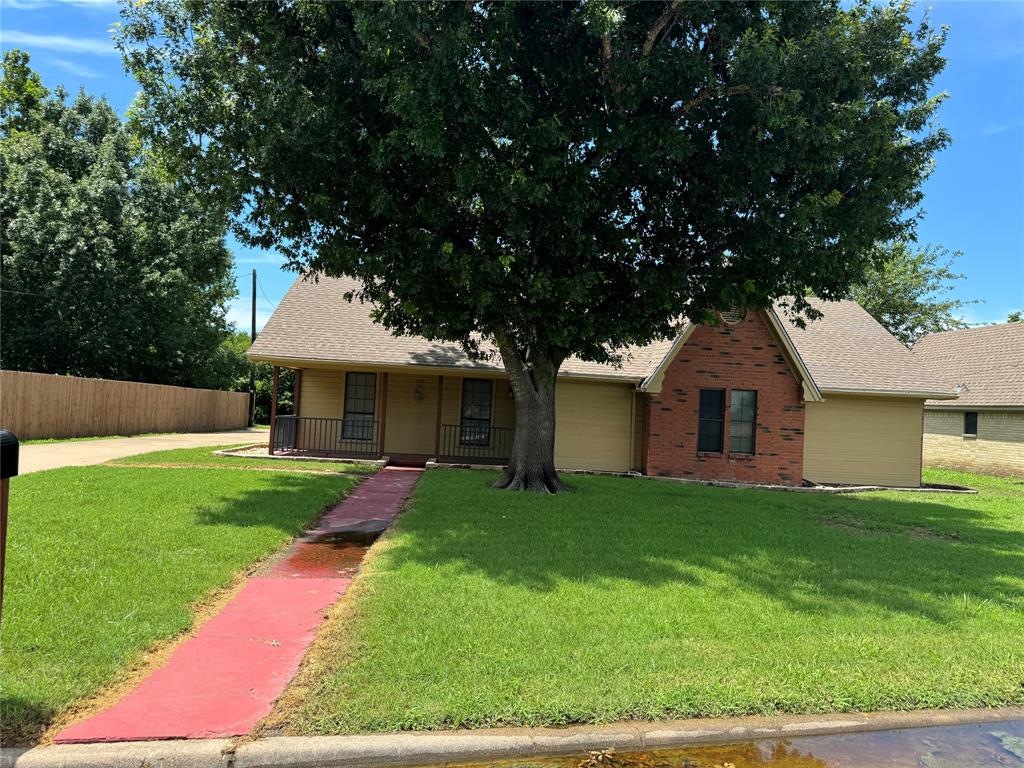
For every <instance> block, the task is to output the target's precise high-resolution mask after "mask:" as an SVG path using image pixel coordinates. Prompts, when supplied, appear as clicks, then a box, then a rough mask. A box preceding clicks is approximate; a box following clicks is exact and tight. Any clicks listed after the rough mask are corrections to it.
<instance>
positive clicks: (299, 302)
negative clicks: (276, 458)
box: [249, 277, 956, 486]
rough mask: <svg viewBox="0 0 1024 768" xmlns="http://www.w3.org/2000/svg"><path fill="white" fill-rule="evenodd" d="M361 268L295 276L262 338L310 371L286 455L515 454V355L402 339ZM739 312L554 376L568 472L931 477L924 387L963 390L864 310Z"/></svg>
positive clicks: (559, 437)
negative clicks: (803, 317)
mask: <svg viewBox="0 0 1024 768" xmlns="http://www.w3.org/2000/svg"><path fill="white" fill-rule="evenodd" d="M355 287H356V284H355V283H354V282H352V281H350V280H347V279H336V278H326V277H320V278H319V280H316V281H314V280H303V279H301V278H300V279H298V280H296V282H295V284H294V285H292V287H291V288H290V289H289V291H288V293H287V294H286V295H285V297H284V299H283V300H282V301H281V303H280V305H279V306H278V307H277V309H276V310H275V311H274V313H273V315H272V316H271V317H270V319H269V320H268V321H267V324H266V326H265V327H264V328H263V331H262V332H261V333H260V335H259V337H258V338H257V339H256V342H255V343H254V344H253V346H252V348H251V349H250V351H249V357H250V358H251V359H252V360H256V361H263V362H268V363H271V364H273V365H274V366H276V367H288V368H293V369H296V370H297V376H296V387H295V389H296V391H295V397H294V403H295V409H296V413H295V414H294V415H290V416H279V417H277V418H276V420H275V422H274V425H273V428H272V438H271V441H272V445H271V450H273V451H275V452H277V451H281V452H293V451H294V452H303V453H309V454H327V455H337V456H353V457H357V456H376V457H382V456H386V457H388V458H389V460H390V461H392V462H395V463H404V462H416V463H423V462H425V461H427V460H429V459H431V458H436V459H438V460H439V461H442V462H456V463H494V464H500V463H501V462H502V461H503V460H505V459H507V458H508V456H509V453H510V450H511V446H512V438H513V434H514V431H515V402H514V401H513V399H512V395H511V390H510V388H509V385H508V379H507V378H506V376H505V372H504V369H503V367H502V364H501V361H500V359H499V358H498V357H497V356H495V357H494V358H493V359H489V360H482V361H481V360H473V359H470V358H469V357H467V356H466V355H465V354H464V352H463V351H462V349H461V348H460V347H459V346H458V345H455V344H448V343H437V342H431V341H428V340H427V339H424V338H417V337H401V336H393V335H392V334H391V333H390V332H389V331H388V330H387V329H385V328H383V327H382V326H380V325H378V324H376V323H374V322H373V321H372V319H371V317H370V306H369V305H366V304H362V303H360V302H358V301H353V302H351V303H349V302H346V301H345V300H344V294H345V293H346V292H347V291H349V290H352V289H353V288H355ZM814 304H815V306H816V307H817V308H818V309H820V310H822V311H823V312H824V318H823V319H821V320H818V321H816V322H813V323H809V324H808V325H807V327H806V328H803V329H800V328H797V327H795V326H794V325H793V324H792V323H790V322H789V321H788V320H786V319H784V317H783V314H782V312H781V310H779V309H774V310H772V311H767V312H754V311H752V312H747V313H745V314H742V315H737V314H732V313H725V314H723V316H722V322H721V324H719V325H716V326H709V325H694V324H689V325H687V326H685V328H684V329H683V330H682V331H681V333H680V334H679V336H678V337H677V338H676V339H675V340H674V341H665V342H657V343H653V344H650V345H647V346H644V347H634V348H630V349H628V350H626V351H625V353H624V356H623V360H622V361H621V363H620V364H619V365H617V366H612V365H605V364H597V363H591V362H585V361H582V360H577V359H570V360H567V361H566V362H565V363H564V364H563V366H562V368H561V371H560V374H559V379H558V384H557V387H556V435H555V463H556V466H557V467H558V468H560V469H581V470H603V471H611V472H628V471H635V472H640V473H643V474H647V475H665V476H674V477H682V478H693V479H718V480H734V481H740V482H752V483H771V484H787V485H799V484H801V483H803V482H804V481H805V480H806V481H811V482H817V483H841V484H877V485H889V486H917V485H919V484H920V482H921V433H922V429H921V425H922V420H923V407H924V402H925V400H929V399H931V400H935V399H944V398H955V397H956V395H955V393H954V392H953V389H952V386H946V385H940V384H936V383H935V381H934V379H932V378H931V377H930V376H928V375H927V374H926V373H925V372H923V371H922V370H920V369H919V367H918V366H917V365H916V362H915V360H914V358H913V356H912V355H911V353H910V351H909V350H908V349H907V348H906V347H904V346H903V345H902V344H901V343H900V342H899V341H898V340H896V339H895V338H894V337H892V336H891V335H890V334H889V333H888V332H887V331H886V330H885V329H884V328H882V326H880V325H879V324H878V323H877V322H875V321H874V319H872V318H871V316H870V315H868V314H867V312H865V311H864V310H863V309H862V308H861V307H860V306H859V305H857V304H856V303H854V302H851V301H841V302H829V303H826V302H821V301H815V302H814Z"/></svg>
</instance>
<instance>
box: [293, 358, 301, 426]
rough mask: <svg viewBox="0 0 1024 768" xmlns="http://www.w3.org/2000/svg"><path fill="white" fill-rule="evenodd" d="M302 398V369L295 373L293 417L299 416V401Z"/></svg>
mask: <svg viewBox="0 0 1024 768" xmlns="http://www.w3.org/2000/svg"><path fill="white" fill-rule="evenodd" d="M301 397H302V369H301V368H298V369H297V370H296V371H295V389H294V390H292V416H299V415H300V414H299V400H300V398H301Z"/></svg>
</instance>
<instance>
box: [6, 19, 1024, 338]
mask: <svg viewBox="0 0 1024 768" xmlns="http://www.w3.org/2000/svg"><path fill="white" fill-rule="evenodd" d="M926 9H930V10H929V12H930V14H931V18H932V19H933V21H934V22H935V23H937V24H943V25H947V26H949V27H950V33H949V42H948V44H947V46H946V56H947V59H948V64H947V67H946V71H945V72H944V73H943V74H942V76H941V77H940V79H939V81H938V83H937V87H936V91H937V92H938V91H947V92H948V93H949V99H948V100H947V102H946V104H945V105H944V106H943V108H942V110H941V112H940V122H941V123H942V125H944V126H945V127H946V128H947V129H948V130H949V131H950V133H951V134H952V136H953V145H952V146H951V147H950V148H949V149H947V150H946V151H945V152H943V153H941V154H940V155H939V156H938V157H937V158H936V168H935V172H934V174H933V175H932V177H931V178H930V179H929V180H928V182H927V184H926V186H925V199H924V204H923V207H924V210H925V218H924V221H923V222H922V223H921V226H920V228H919V231H918V239H919V241H920V242H922V243H941V244H942V245H944V246H946V247H947V248H950V249H952V250H959V251H962V252H963V256H962V257H961V259H960V260H959V262H958V263H957V268H958V269H959V271H961V272H962V273H964V274H965V276H966V277H965V279H964V280H962V281H959V283H958V285H957V288H956V294H957V296H959V297H960V298H963V299H982V300H984V303H983V304H979V305H974V306H972V307H969V308H968V311H967V312H966V317H967V319H968V320H969V321H970V322H976V323H980V322H1001V321H1004V320H1005V319H1006V315H1007V313H1008V312H1010V311H1011V310H1014V309H1024V2H999V3H992V2H938V3H933V4H921V5H919V6H918V12H919V13H923V12H924V11H925V10H926ZM117 20H118V11H117V6H116V4H115V3H113V2H109V1H108V0H72V1H71V2H57V1H56V0H0V44H2V47H3V49H4V50H7V49H8V48H22V49H23V50H26V51H28V53H29V54H30V55H31V57H32V65H33V67H34V68H35V69H36V70H37V71H38V72H39V73H40V74H41V75H42V77H43V82H44V83H45V84H46V85H47V86H48V87H51V88H52V87H53V86H55V85H57V84H63V85H64V86H65V87H66V88H67V89H68V90H69V91H71V92H74V91H77V90H78V88H79V87H81V88H85V89H86V90H87V91H88V92H90V93H94V94H102V95H105V96H106V97H107V99H108V100H109V101H110V103H111V104H112V105H113V106H114V108H115V109H117V110H119V111H121V112H122V113H123V112H124V111H125V110H126V109H127V108H128V106H129V104H131V101H132V98H133V96H134V94H135V91H136V86H135V83H134V82H133V81H132V80H131V79H130V78H129V77H128V76H127V75H125V73H124V71H123V69H122V67H121V62H120V59H119V58H118V56H117V54H116V52H115V51H114V48H113V45H112V44H111V43H110V34H109V30H110V27H111V25H112V24H114V23H115V22H116V21H117ZM231 247H232V250H233V251H234V254H235V271H236V274H237V275H238V278H239V290H240V293H241V295H240V297H239V298H238V299H237V300H236V302H235V304H234V305H233V306H232V308H231V312H230V317H231V319H232V320H234V321H236V322H238V323H239V324H240V325H241V326H243V327H247V325H248V317H249V309H248V307H249V300H250V299H249V296H250V277H249V273H250V271H251V270H252V269H253V268H255V269H256V270H257V272H258V275H259V280H260V284H261V286H262V290H261V291H260V292H259V295H258V298H257V316H258V322H259V324H260V325H262V324H263V321H264V320H265V319H266V317H267V316H269V314H270V312H271V311H272V310H273V307H274V306H275V305H276V302H277V301H279V300H280V299H281V297H282V296H283V295H284V292H285V291H286V290H287V289H288V286H289V285H290V284H291V282H292V280H293V277H294V276H293V275H292V274H290V273H286V272H283V271H282V270H281V269H280V264H281V259H280V258H278V257H277V256H276V255H275V254H273V253H267V252H261V251H254V250H251V249H246V248H243V247H242V246H240V245H239V244H237V243H231Z"/></svg>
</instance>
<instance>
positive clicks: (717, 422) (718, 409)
mask: <svg viewBox="0 0 1024 768" xmlns="http://www.w3.org/2000/svg"><path fill="white" fill-rule="evenodd" d="M698 415H699V419H698V425H697V450H698V451H702V452H706V453H721V452H722V425H723V424H724V423H725V390H724V389H702V390H701V391H700V410H699V412H698Z"/></svg>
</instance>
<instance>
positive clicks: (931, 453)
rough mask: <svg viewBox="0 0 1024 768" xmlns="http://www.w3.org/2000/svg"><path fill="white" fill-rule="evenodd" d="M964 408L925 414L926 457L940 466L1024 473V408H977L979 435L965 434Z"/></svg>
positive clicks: (926, 460)
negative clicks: (986, 409)
mask: <svg viewBox="0 0 1024 768" xmlns="http://www.w3.org/2000/svg"><path fill="white" fill-rule="evenodd" d="M963 428H964V411H962V410H950V411H947V410H929V411H925V416H924V461H925V464H931V465H933V466H937V467H951V468H953V469H967V470H973V471H975V472H991V473H996V474H1011V475H1024V411H982V410H979V411H978V436H977V437H965V436H964V434H963Z"/></svg>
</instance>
